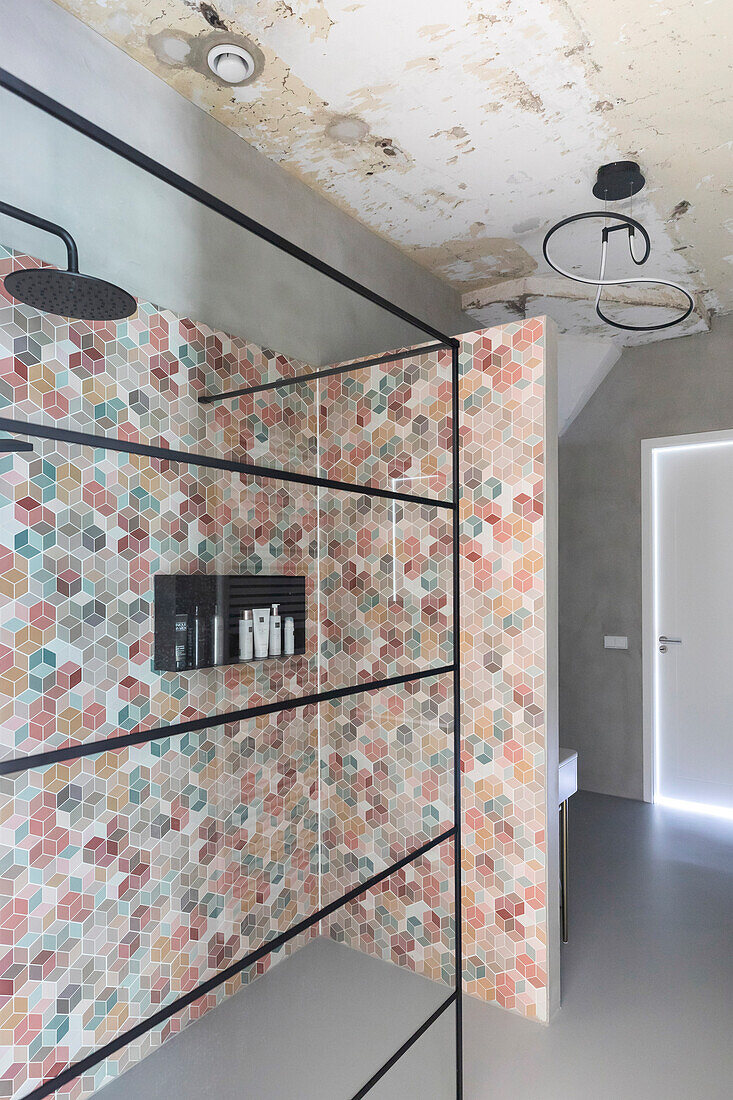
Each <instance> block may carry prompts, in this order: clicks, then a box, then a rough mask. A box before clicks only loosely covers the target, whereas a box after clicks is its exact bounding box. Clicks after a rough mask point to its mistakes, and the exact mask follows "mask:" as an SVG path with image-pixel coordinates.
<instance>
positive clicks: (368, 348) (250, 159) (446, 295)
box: [0, 0, 475, 365]
mask: <svg viewBox="0 0 733 1100" xmlns="http://www.w3.org/2000/svg"><path fill="white" fill-rule="evenodd" d="M0 66H2V67H3V68H6V69H8V70H9V71H10V72H12V73H13V74H14V75H16V76H18V77H20V78H21V79H23V80H26V81H27V82H28V83H29V84H32V85H34V86H35V87H37V88H39V89H40V90H41V91H43V92H45V93H46V94H48V95H50V96H52V97H53V98H55V99H58V100H60V101H61V102H62V103H63V104H65V105H66V106H67V107H70V108H71V109H72V110H75V111H78V112H79V113H80V114H82V115H84V116H86V117H87V118H90V119H91V120H92V121H93V122H96V123H97V124H98V125H100V126H102V127H103V128H104V129H107V130H109V131H111V132H112V133H113V134H115V135H116V136H117V137H120V138H122V139H123V140H125V141H127V142H129V143H130V144H131V145H134V146H135V147H136V148H138V149H140V150H142V151H143V152H145V153H148V154H149V155H150V156H152V157H154V158H155V159H156V160H158V161H160V162H162V163H163V164H165V165H167V166H168V167H170V168H172V169H173V170H174V171H176V172H178V173H180V174H181V175H183V176H185V177H186V178H188V179H190V180H193V181H194V182H196V183H198V184H199V185H200V186H202V187H204V188H205V189H206V190H208V191H210V192H212V193H213V194H215V195H217V196H218V197H220V198H222V199H224V200H225V201H227V202H229V203H230V204H231V205H233V206H235V207H237V208H238V209H239V210H241V211H243V212H244V213H246V214H248V215H249V216H250V217H252V218H254V219H256V220H257V221H259V222H261V223H262V224H263V225H266V226H268V227H269V228H270V229H272V230H274V231H276V232H277V233H279V234H281V235H282V236H284V237H286V238H287V239H288V240H290V241H293V242H294V243H296V244H298V245H300V246H301V247H303V248H305V249H307V250H308V251H309V252H311V253H313V254H314V255H316V256H318V257H319V258H320V259H322V260H325V261H326V262H327V263H329V264H331V265H332V266H333V267H335V268H337V269H338V270H339V271H342V272H345V273H346V274H348V275H350V276H351V277H352V278H354V279H356V280H358V281H359V282H360V283H362V284H364V285H365V286H367V287H370V288H371V289H373V290H375V291H377V292H378V293H379V294H381V295H382V296H383V297H385V298H387V299H388V300H389V301H393V302H395V303H397V304H399V305H401V306H402V307H403V308H404V309H406V310H408V311H409V312H411V313H412V314H413V315H414V316H416V317H418V318H419V319H420V320H423V321H427V322H428V323H430V324H432V325H433V326H434V327H436V328H437V329H439V330H440V331H442V332H446V333H450V334H453V333H457V332H464V331H468V330H470V329H472V328H474V327H475V326H474V325H473V324H472V322H471V321H470V319H469V318H468V317H467V316H466V315H465V314H464V313H462V311H461V309H460V303H459V295H458V294H457V292H456V291H454V290H453V289H452V288H451V287H450V286H449V285H448V284H447V283H445V282H444V281H443V280H441V279H439V278H437V277H435V276H434V275H432V274H431V273H430V272H429V271H427V270H426V269H425V268H423V267H421V266H419V265H418V264H416V263H414V262H413V261H412V260H410V259H409V258H408V257H407V256H406V255H405V254H404V253H402V252H400V251H399V249H397V248H395V247H394V246H393V245H391V244H390V243H389V242H388V241H386V240H384V239H383V238H382V237H379V236H378V235H377V234H375V233H373V232H372V231H370V230H368V229H366V228H365V227H364V226H362V225H361V224H359V222H357V221H355V220H354V219H353V218H351V217H349V215H348V214H346V213H344V212H343V211H342V210H340V209H338V208H337V207H336V206H334V205H333V204H332V203H330V202H328V201H327V200H326V199H324V198H323V197H321V196H319V195H316V194H315V192H313V191H311V190H310V189H309V188H308V187H306V186H305V185H304V184H303V183H301V182H300V181H299V180H297V179H295V178H294V177H293V176H291V175H289V174H288V173H287V172H285V171H284V170H283V169H282V168H280V167H279V166H278V165H276V164H274V163H273V162H271V161H269V160H268V159H267V158H266V157H263V156H262V155H261V154H259V153H258V152H256V150H255V149H253V148H252V147H251V146H249V145H248V144H247V143H246V142H244V141H242V139H241V138H239V137H238V136H237V135H236V134H234V133H233V132H232V131H231V130H229V129H227V128H226V127H225V126H222V125H221V124H220V123H218V122H216V121H215V120H214V119H213V118H212V117H211V116H210V115H208V114H206V113H205V112H204V111H202V110H200V109H199V108H198V107H196V106H195V105H194V104H193V103H191V102H190V101H189V100H187V99H184V98H183V97H182V96H180V95H179V94H178V93H177V92H175V91H174V90H173V89H172V88H171V87H169V86H168V85H167V84H165V83H164V82H163V81H162V80H160V79H158V78H157V77H156V76H154V75H153V74H152V73H151V72H149V71H148V70H147V69H145V68H143V66H142V65H139V64H138V63H137V62H136V61H134V60H133V59H132V58H130V57H128V56H127V54H125V53H123V52H122V51H121V50H119V49H117V48H116V47H115V46H113V45H111V44H110V43H109V42H107V41H106V40H105V39H104V38H102V37H101V36H100V35H98V34H96V32H94V31H92V30H91V29H90V28H89V27H87V26H86V25H85V24H84V23H82V22H80V21H79V20H78V19H76V18H75V17H74V16H72V15H70V14H69V13H68V12H67V11H65V10H63V9H62V8H59V7H58V6H57V5H56V4H55V3H53V2H52V0H2V3H1V4H0ZM9 104H10V97H9V95H8V93H4V94H3V96H2V102H1V103H0V106H2V108H3V109H2V110H1V111H0V116H3V117H7V116H8V113H9V111H10V106H9ZM14 113H20V112H19V110H18V111H17V112H16V111H14ZM39 125H40V124H39ZM53 126H55V127H56V128H57V129H63V130H65V132H66V134H67V135H68V142H69V146H70V147H73V148H72V151H71V153H70V156H69V157H67V159H70V160H71V162H72V166H73V162H74V160H77V161H79V162H80V163H79V166H78V171H77V174H76V177H75V179H76V183H75V186H66V185H65V181H63V180H62V181H61V184H59V181H58V179H56V174H55V172H53V171H48V172H46V171H43V169H44V168H45V167H46V166H47V162H48V161H49V158H51V160H52V161H53V158H54V157H57V151H56V149H55V148H54V146H55V145H58V144H59V142H58V141H55V140H54V141H51V140H50V139H49V137H48V134H47V133H46V132H45V131H44V132H43V133H41V134H40V135H37V134H35V133H34V132H29V131H28V129H26V134H27V136H26V140H25V141H22V140H19V139H18V138H17V136H15V135H11V134H10V133H8V134H5V135H4V137H5V145H4V148H3V169H2V174H0V184H2V188H3V190H4V191H6V192H7V191H10V192H11V197H10V198H9V199H8V201H16V202H18V199H17V197H16V196H17V195H22V194H26V193H28V192H29V191H30V190H33V194H32V195H31V194H28V202H30V201H31V200H33V201H35V202H36V203H40V204H41V205H42V206H44V207H46V206H50V207H51V212H48V211H46V210H45V209H44V210H39V211H38V212H39V213H46V216H47V217H48V216H52V217H53V216H57V217H58V218H59V219H62V218H63V219H64V221H65V224H70V227H71V226H73V228H74V231H75V232H80V233H81V234H83V233H84V230H85V228H86V229H87V230H88V231H89V230H90V229H91V230H93V233H92V234H91V239H90V240H88V241H87V242H84V241H82V240H80V242H79V243H80V247H81V245H82V243H85V244H86V245H87V248H86V255H87V257H88V260H87V263H88V264H89V265H91V262H92V261H93V260H94V259H97V260H98V264H97V266H98V267H99V264H100V263H101V264H104V262H105V261H104V257H105V256H106V257H107V261H106V262H107V263H113V261H115V260H116V259H119V264H118V266H119V267H120V268H121V270H120V272H119V273H118V274H117V277H115V271H114V270H111V271H110V270H108V269H105V270H100V271H98V273H99V274H101V275H103V276H104V277H106V278H111V279H112V280H113V281H121V282H122V283H123V285H125V281H126V282H127V283H128V284H129V289H130V290H131V291H132V292H133V293H137V294H138V295H139V296H141V297H145V298H149V299H151V300H152V301H154V302H156V303H158V304H160V305H162V306H166V307H168V308H170V309H173V310H175V311H176V312H179V313H185V314H188V315H189V316H191V317H194V318H195V319H196V320H202V321H206V322H207V323H209V324H211V325H212V326H213V327H217V328H223V329H224V330H225V331H228V332H234V333H237V334H239V335H243V336H245V337H246V338H248V339H250V340H253V341H254V342H256V343H260V344H265V345H267V346H270V347H273V348H274V349H275V350H277V351H283V352H285V353H286V354H290V355H292V356H296V357H299V358H302V359H306V360H308V361H309V362H311V363H313V364H314V365H320V363H321V362H334V361H337V360H340V359H346V358H350V357H352V356H357V355H362V354H369V353H374V352H379V351H382V350H385V349H386V348H388V347H389V348H393V347H396V346H402V345H411V344H414V343H417V342H419V341H420V340H424V339H430V338H429V337H425V336H421V334H420V333H419V332H418V331H416V330H415V329H413V328H411V327H410V326H407V325H405V324H404V323H403V322H401V321H397V320H395V319H393V318H391V317H390V315H389V314H386V313H385V312H384V311H382V310H380V309H378V308H377V307H375V306H371V305H369V304H367V303H365V302H364V301H363V299H359V298H357V297H356V295H353V294H351V293H350V292H346V291H343V290H341V289H340V288H339V287H338V286H336V285H335V284H333V283H331V282H328V281H327V280H326V279H325V278H324V277H322V276H318V275H315V274H314V273H313V272H312V271H310V269H308V268H307V267H305V266H304V265H301V264H298V262H297V261H295V260H290V259H287V258H284V257H283V255H282V253H278V252H277V251H276V250H275V249H273V248H271V247H270V246H269V245H268V246H264V247H262V246H258V244H257V242H256V241H255V240H254V239H253V238H251V236H250V235H249V234H247V233H246V232H245V231H244V230H232V227H231V225H230V224H229V223H228V222H224V221H223V219H220V218H218V215H208V214H207V212H206V211H204V210H203V209H202V208H201V207H200V206H199V204H197V203H195V202H193V201H192V200H187V199H181V198H180V197H177V196H176V195H175V193H174V192H172V191H171V189H169V188H167V187H166V186H165V185H164V184H160V183H158V182H157V181H155V180H152V179H151V178H150V177H147V176H146V175H145V174H144V173H141V172H139V171H138V170H136V169H132V168H130V166H126V165H125V164H124V162H122V161H120V159H119V158H116V157H114V155H113V154H111V153H110V154H107V153H102V154H100V153H99V150H98V147H97V154H96V160H95V164H96V161H100V165H97V166H96V168H95V167H94V165H87V164H86V163H85V161H86V157H87V154H86V153H77V152H76V147H77V146H79V145H80V143H81V144H83V142H84V140H85V139H81V138H79V137H78V136H77V135H73V134H72V133H71V132H70V131H68V130H66V128H65V127H62V126H61V124H60V123H54V124H53ZM53 126H49V125H47V126H46V130H49V129H52V128H53ZM33 129H34V130H35V124H33ZM88 156H89V157H90V158H92V159H94V158H93V157H92V152H89V154H88ZM105 158H106V161H105ZM57 159H58V157H57ZM39 161H40V164H39V163H37V162H39ZM103 161H104V163H103V164H102V162H103ZM82 162H83V163H82ZM108 165H111V167H108ZM56 167H57V168H58V167H59V165H58V164H57V165H56ZM61 167H62V168H63V165H61ZM44 184H45V186H46V187H47V194H42V195H40V197H39V195H38V194H36V192H37V191H38V190H39V188H42V186H43V185H44ZM3 197H6V195H5V194H4V195H3ZM18 204H19V205H22V203H20V202H18ZM115 219H117V222H122V223H125V222H127V223H129V236H128V238H127V241H125V240H124V238H123V239H122V242H121V234H120V227H119V225H118V224H117V223H116V222H115ZM217 219H218V221H219V222H220V223H221V224H218V225H217V224H216V222H217ZM80 223H81V224H80ZM16 237H17V238H18V239H19V240H20V241H24V240H25V239H26V238H25V237H23V236H22V234H21V231H20V230H19V229H18V228H17V224H16V223H9V222H7V220H4V224H3V225H2V226H0V241H2V242H3V243H4V244H8V245H10V246H11V247H22V245H18V244H16ZM106 238H108V239H106ZM47 247H49V246H48V245H47ZM50 247H54V246H53V245H51V246H50ZM95 248H96V249H97V250H98V253H99V255H98V256H97V255H96V254H95ZM124 249H126V252H123V250H124ZM128 253H129V255H128ZM42 255H43V254H42ZM43 258H44V259H50V260H55V258H56V256H55V253H54V254H53V255H52V256H45V255H43ZM123 261H126V266H125V264H124V263H123ZM82 262H84V257H83V255H82ZM90 270H91V266H90ZM233 285H234V286H235V287H236V286H239V287H241V288H242V290H241V293H240V295H239V298H238V299H237V296H236V294H235V293H234V292H233ZM258 307H259V308H258ZM243 326H244V328H246V331H242V328H243Z"/></svg>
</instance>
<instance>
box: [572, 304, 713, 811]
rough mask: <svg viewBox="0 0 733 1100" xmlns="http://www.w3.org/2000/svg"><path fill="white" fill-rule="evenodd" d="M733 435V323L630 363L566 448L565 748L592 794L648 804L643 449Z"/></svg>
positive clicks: (587, 411) (626, 359)
mask: <svg viewBox="0 0 733 1100" xmlns="http://www.w3.org/2000/svg"><path fill="white" fill-rule="evenodd" d="M732 427H733V316H727V317H723V318H718V319H716V320H714V322H713V327H712V330H711V332H710V333H704V334H701V335H698V336H690V337H686V338H682V339H675V340H665V341H662V342H660V343H656V344H649V345H647V346H645V347H640V348H633V349H631V348H629V349H627V350H626V351H624V353H623V355H622V356H621V358H620V360H619V361H618V363H616V365H615V366H614V367H613V369H612V370H611V372H610V373H609V374H608V376H607V377H606V378H605V380H604V381H603V382H602V384H601V385H600V386H599V388H598V390H597V391H596V392H595V394H594V395H593V396H592V397H591V399H590V401H589V402H588V404H587V405H586V407H585V408H584V409H583V410H582V412H581V413H580V414H579V415H578V417H577V419H576V420H575V421H574V422H573V423H572V424H571V425H570V427H569V428H568V430H567V432H566V433H565V434H564V435H563V436H562V438H561V440H560V743H561V744H562V745H565V746H568V747H571V748H575V749H577V750H578V753H579V772H580V785H581V787H583V788H584V789H585V790H590V791H600V792H602V793H605V794H612V795H619V796H621V797H624V798H639V799H640V798H642V797H643V766H642V756H643V754H642V660H641V643H642V599H641V440H642V439H651V438H654V437H657V436H666V435H684V434H691V433H693V432H705V431H715V430H721V429H723V428H732ZM604 634H626V635H628V638H629V649H628V651H627V652H624V651H615V650H604V649H603V635H604Z"/></svg>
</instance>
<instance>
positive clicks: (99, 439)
mask: <svg viewBox="0 0 733 1100" xmlns="http://www.w3.org/2000/svg"><path fill="white" fill-rule="evenodd" d="M0 430H1V431H5V432H16V433H17V434H18V435H30V436H35V437H39V438H40V439H57V440H59V441H60V442H62V443H77V444H78V445H79V446H81V447H96V448H101V449H102V450H107V451H123V452H124V453H125V454H133V455H145V456H146V457H147V458H158V459H162V460H163V461H165V462H182V463H186V464H187V465H189V466H208V467H209V468H211V469H214V470H229V471H230V472H231V473H240V474H248V475H250V476H252V477H262V478H272V479H274V480H275V481H294V482H296V483H297V484H298V485H317V486H319V487H320V488H322V489H335V490H337V491H339V492H342V493H360V494H362V495H363V496H370V497H385V498H386V499H387V500H404V501H407V502H408V503H409V504H423V505H425V506H427V507H430V508H444V509H446V510H447V511H451V512H452V511H455V510H456V508H457V505H455V504H454V503H453V501H450V500H439V499H438V498H437V497H419V496H415V495H413V494H411V493H396V492H393V491H392V490H391V489H379V488H377V486H375V485H352V484H351V483H350V482H348V481H333V480H332V479H331V478H327V477H311V476H310V475H309V474H298V473H295V472H294V471H291V470H274V469H272V467H270V466H256V465H254V464H253V463H251V462H236V461H235V460H233V459H232V460H230V459H226V458H216V457H215V456H214V455H202V454H198V453H196V452H192V451H173V450H168V449H167V448H166V447H153V446H151V445H150V444H148V443H132V442H131V441H130V440H127V439H117V438H116V437H114V436H107V435H92V434H91V433H87V432H72V431H68V430H67V429H66V428H55V427H52V426H51V425H49V424H32V423H30V422H26V421H24V420H8V419H7V418H6V417H4V416H2V417H0Z"/></svg>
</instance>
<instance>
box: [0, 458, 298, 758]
mask: <svg viewBox="0 0 733 1100" xmlns="http://www.w3.org/2000/svg"><path fill="white" fill-rule="evenodd" d="M155 465H156V464H155V463H154V462H152V463H151V460H150V459H148V458H144V457H140V456H136V455H127V454H124V453H116V452H114V451H102V450H98V449H93V448H90V447H82V446H79V445H77V444H66V443H60V442H57V441H55V440H34V448H33V451H31V452H18V453H16V454H8V455H5V456H0V556H1V558H2V565H3V570H2V574H3V575H2V576H1V577H0V593H1V594H2V597H3V599H2V603H1V604H0V647H1V648H0V660H1V661H2V664H1V665H0V720H1V721H2V727H3V746H2V751H3V754H4V755H14V754H15V753H17V752H32V751H34V750H36V751H38V750H39V749H41V748H42V747H45V748H51V747H58V746H60V745H63V744H73V743H80V742H83V741H84V740H89V739H92V740H99V739H101V738H104V737H110V736H114V735H115V734H119V733H124V732H126V731H130V730H133V729H146V728H151V727H154V726H158V725H161V724H166V723H171V722H179V721H184V720H186V719H187V718H194V717H202V716H205V715H207V714H214V713H216V712H222V711H227V710H237V709H240V708H243V707H245V706H247V705H248V704H249V703H252V704H254V703H256V702H261V701H262V700H264V699H267V700H268V701H271V700H275V699H277V698H282V697H283V696H289V695H295V694H307V693H309V692H312V691H315V690H316V682H317V660H318V652H317V618H316V617H317V599H316V556H317V517H316V509H315V495H314V494H313V492H312V491H311V490H310V489H309V488H308V487H305V486H298V485H292V484H284V483H281V484H279V485H277V484H276V483H275V482H270V481H267V482H265V481H260V482H257V483H255V482H253V481H252V479H245V478H241V477H239V476H238V475H237V474H234V473H230V472H228V471H223V470H209V469H206V468H204V467H196V466H183V465H181V464H179V463H158V464H157V465H158V468H157V469H156V468H155ZM161 466H162V467H165V468H163V469H161V468H160V467H161ZM240 571H242V572H252V573H259V572H277V573H293V574H300V575H303V574H304V573H305V574H306V592H307V607H308V609H309V613H310V618H309V621H308V624H307V631H306V639H307V652H306V653H305V655H303V656H301V657H295V658H293V659H292V660H290V661H287V662H285V661H277V662H263V663H257V664H248V665H233V666H227V667H226V668H221V669H212V670H205V671H198V672H189V673H185V674H177V673H174V672H168V673H160V672H155V671H154V670H153V667H152V655H153V617H152V611H153V577H154V575H155V574H156V573H193V572H202V573H222V574H227V573H233V572H240Z"/></svg>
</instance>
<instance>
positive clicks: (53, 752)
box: [0, 665, 455, 776]
mask: <svg viewBox="0 0 733 1100" xmlns="http://www.w3.org/2000/svg"><path fill="white" fill-rule="evenodd" d="M448 672H453V673H454V672H455V665H441V666H440V667H439V668H426V669H421V670H420V671H419V672H410V673H407V675H405V676H389V677H387V678H386V679H383V680H368V681H365V682H364V683H361V684H350V685H349V686H348V687H343V688H333V689H332V690H331V691H322V692H319V693H317V694H314V695H297V696H294V697H292V698H289V699H282V700H281V701H280V702H277V703H263V704H262V705H261V706H257V707H246V708H245V709H244V710H230V711H225V712H224V713H222V714H214V715H212V716H211V717H206V718H192V719H191V720H190V721H189V722H178V723H177V724H176V725H171V726H156V727H154V728H153V729H149V730H139V731H137V732H133V733H124V734H120V736H119V737H108V738H107V739H106V740H102V741H87V742H85V743H84V744H82V745H66V746H64V747H63V748H60V749H49V750H48V752H38V753H31V754H29V755H28V756H14V757H11V759H10V760H2V761H0V776H3V775H14V774H15V773H16V772H24V771H28V770H29V769H30V768H45V767H48V765H50V764H63V763H65V762H66V761H67V760H77V759H81V758H82V757H85V756H97V755H98V754H100V753H105V752H114V751H115V750H117V749H127V748H130V747H131V746H133V745H146V744H148V743H150V742H152V741H163V740H164V739H165V738H166V737H179V736H181V735H182V734H184V733H196V732H197V731H198V730H205V729H214V728H216V727H217V726H226V725H229V724H230V723H233V722H244V721H246V720H247V719H248V718H258V717H260V715H263V714H277V713H278V712H279V711H281V710H297V709H298V708H300V707H307V706H310V705H312V704H314V703H328V702H331V701H332V700H334V699H346V698H348V696H350V695H359V694H361V692H364V691H378V690H379V689H380V688H386V687H396V686H398V685H399V684H409V683H412V682H413V681H415V680H424V679H426V678H427V677H429V676H443V675H445V673H448Z"/></svg>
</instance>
